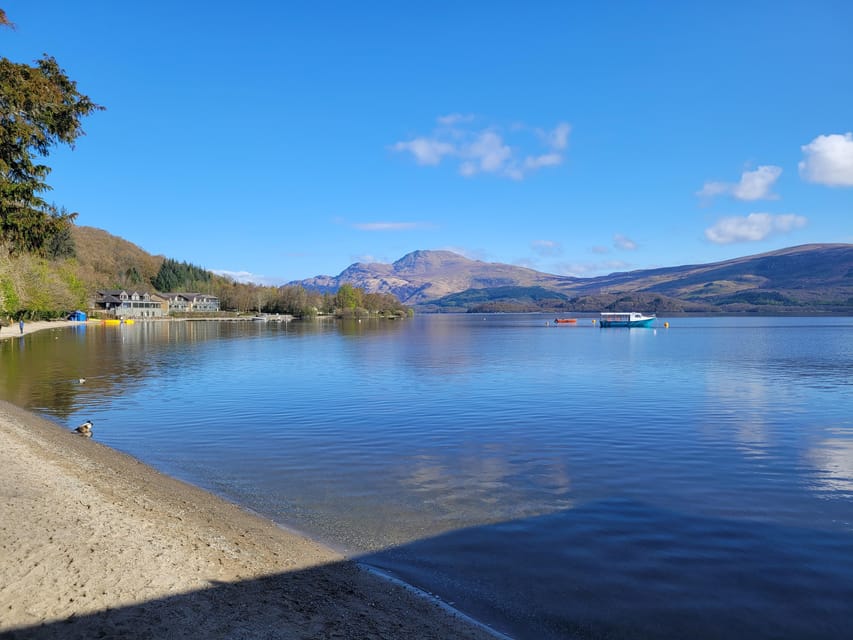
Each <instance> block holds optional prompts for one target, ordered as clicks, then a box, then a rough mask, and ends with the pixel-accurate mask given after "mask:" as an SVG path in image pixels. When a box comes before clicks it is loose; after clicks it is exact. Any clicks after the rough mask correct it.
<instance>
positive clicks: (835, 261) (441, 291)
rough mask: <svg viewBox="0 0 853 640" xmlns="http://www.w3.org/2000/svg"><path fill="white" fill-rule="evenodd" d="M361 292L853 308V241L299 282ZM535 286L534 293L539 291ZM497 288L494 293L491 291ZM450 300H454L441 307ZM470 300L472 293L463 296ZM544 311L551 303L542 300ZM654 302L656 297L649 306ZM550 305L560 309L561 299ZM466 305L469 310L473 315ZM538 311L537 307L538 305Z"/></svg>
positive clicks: (423, 269)
mask: <svg viewBox="0 0 853 640" xmlns="http://www.w3.org/2000/svg"><path fill="white" fill-rule="evenodd" d="M344 283H348V284H351V285H353V286H357V287H362V288H364V289H365V291H368V292H371V293H391V294H393V295H395V296H396V297H397V298H399V299H400V300H401V302H403V303H404V304H408V305H412V306H415V307H416V308H422V309H424V310H435V311H440V310H451V309H450V308H444V309H443V307H452V310H457V311H458V310H462V309H461V308H460V307H459V300H460V299H461V298H460V294H463V293H465V292H472V291H476V292H477V294H476V295H474V294H472V295H471V296H469V297H470V298H475V297H476V298H477V299H478V300H479V304H481V305H482V304H483V302H484V300H485V301H486V302H494V301H495V300H504V301H506V302H507V304H509V302H510V301H512V300H515V299H516V298H515V297H513V295H512V291H511V290H512V288H517V289H518V290H519V292H518V294H519V295H521V296H522V297H529V295H528V294H529V293H530V292H527V294H525V293H524V291H523V290H524V289H528V288H538V289H542V290H547V291H551V292H553V293H554V294H555V297H554V300H555V301H557V300H563V301H564V306H566V307H567V308H568V307H570V306H571V302H572V301H574V302H575V303H576V304H580V305H581V306H583V307H586V306H588V305H592V306H596V305H597V306H598V307H599V308H603V307H605V306H607V305H610V304H615V303H616V302H617V301H620V300H621V301H622V302H623V303H627V302H629V300H623V299H624V298H625V296H626V295H628V294H632V295H634V296H639V298H636V300H630V301H631V302H634V303H635V304H641V305H643V304H644V305H646V306H649V305H650V304H651V303H652V302H653V301H655V300H657V302H656V303H655V304H656V305H657V308H658V309H660V310H675V308H678V309H677V310H686V311H703V310H704V311H715V310H716V311H750V310H752V311H754V310H761V309H765V310H766V309H768V308H769V307H774V310H776V311H786V312H787V311H797V310H799V311H804V310H810V309H811V310H824V311H832V312H848V311H853V244H841V243H813V244H805V245H797V246H793V247H786V248H784V249H778V250H775V251H768V252H765V253H760V254H754V255H747V256H741V257H738V258H732V259H729V260H723V261H718V262H711V263H700V264H690V265H680V266H672V267H659V268H654V269H638V270H634V271H626V272H614V273H611V274H608V275H605V276H596V277H592V278H577V277H572V276H559V275H555V274H549V273H544V272H540V271H536V270H534V269H529V268H527V267H518V266H514V265H509V264H504V263H497V262H482V261H480V260H472V259H470V258H466V257H465V256H462V255H460V254H457V253H454V252H451V251H433V250H424V249H420V250H417V251H413V252H411V253H408V254H406V255H404V256H403V257H401V258H400V259H398V260H396V261H395V262H393V263H390V264H387V263H362V262H357V263H354V264H352V265H350V266H349V267H347V268H346V269H344V270H343V271H342V272H341V273H340V274H338V275H337V276H316V277H314V278H307V279H305V280H298V281H292V282H290V283H288V285H289V286H292V285H299V286H302V287H305V288H306V289H309V290H315V291H320V292H332V291H335V290H337V288H338V287H340V285H341V284H344ZM531 290H532V289H531ZM490 291H493V293H494V295H493V296H492V297H490V296H489V295H488V294H489V292H490ZM447 298H450V299H451V300H454V302H453V304H448V305H445V304H444V303H443V302H442V301H443V300H444V299H447ZM463 298H464V296H463ZM534 298H536V300H538V302H535V304H533V303H529V304H528V306H530V304H533V306H538V307H542V300H543V297H542V295H541V292H540V293H537V294H536V296H534ZM645 298H648V300H645V301H644V299H645ZM549 304H550V306H548V305H547V304H546V305H545V308H554V307H555V305H557V306H556V308H559V304H560V303H558V302H553V303H549ZM471 309H472V307H471V306H470V305H469V306H466V308H465V309H464V310H471ZM531 310H535V309H531Z"/></svg>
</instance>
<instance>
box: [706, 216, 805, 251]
mask: <svg viewBox="0 0 853 640" xmlns="http://www.w3.org/2000/svg"><path fill="white" fill-rule="evenodd" d="M807 223H808V219H807V218H805V217H804V216H798V215H795V214H793V213H784V214H779V215H774V214H772V213H750V214H749V215H748V216H731V217H727V218H721V219H720V220H718V221H717V223H716V224H715V225H714V226H712V227H709V228H708V229H705V237H706V238H707V239H708V240H710V241H711V242H713V243H714V244H730V243H733V242H757V241H759V240H764V239H765V238H767V237H769V236H773V235H779V234H785V233H790V232H791V231H793V230H794V229H800V228H802V227H804V226H806V224H807Z"/></svg>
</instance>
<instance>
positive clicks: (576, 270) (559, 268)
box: [556, 260, 631, 278]
mask: <svg viewBox="0 0 853 640" xmlns="http://www.w3.org/2000/svg"><path fill="white" fill-rule="evenodd" d="M630 268H631V265H630V264H629V263H627V262H622V261H621V260H608V261H605V262H567V263H563V264H558V265H556V273H558V274H559V275H564V276H574V277H576V278H588V277H591V276H599V275H607V274H609V273H614V272H616V271H627V270H628V269H630Z"/></svg>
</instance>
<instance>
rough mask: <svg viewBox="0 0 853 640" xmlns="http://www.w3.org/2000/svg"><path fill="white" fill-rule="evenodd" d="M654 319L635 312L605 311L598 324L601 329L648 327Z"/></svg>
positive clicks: (654, 317)
mask: <svg viewBox="0 0 853 640" xmlns="http://www.w3.org/2000/svg"><path fill="white" fill-rule="evenodd" d="M655 319H656V316H653V315H652V316H647V315H643V314H642V313H637V312H636V311H605V312H602V314H601V320H600V321H599V323H600V326H602V327H648V326H649V325H651V323H652V322H654V321H655Z"/></svg>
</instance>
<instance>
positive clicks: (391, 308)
mask: <svg viewBox="0 0 853 640" xmlns="http://www.w3.org/2000/svg"><path fill="white" fill-rule="evenodd" d="M208 289H209V291H210V293H212V294H213V295H215V296H217V297H218V298H219V302H220V306H221V307H222V309H227V310H232V311H238V312H241V313H248V312H260V313H282V314H290V315H293V316H297V317H309V316H313V315H317V314H335V315H339V316H359V315H368V314H373V315H381V316H406V315H410V314H411V309H409V308H408V307H406V306H405V305H403V304H402V303H401V302H400V301H399V300H398V299H397V298H396V297H394V296H393V295H391V294H387V293H367V292H366V291H365V290H364V289H362V288H360V287H353V286H352V285H349V284H344V285H342V286H341V287H340V289H338V291H337V292H336V293H319V292H317V291H309V290H307V289H305V288H304V287H301V286H294V285H289V286H284V287H265V286H260V285H255V284H244V283H239V282H234V281H232V280H228V279H226V278H220V277H217V276H214V278H213V279H212V280H211V282H210V285H209V287H208Z"/></svg>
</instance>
